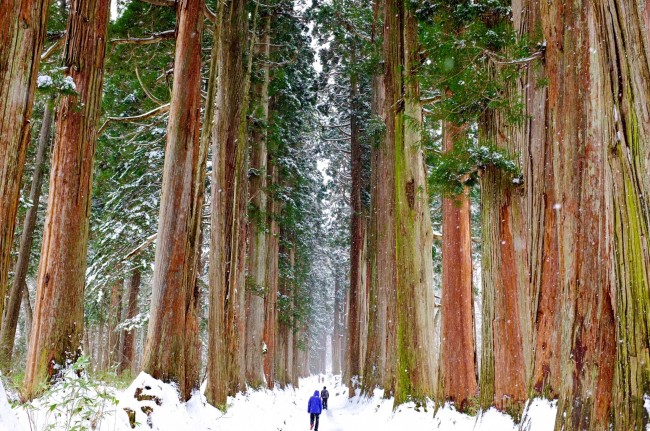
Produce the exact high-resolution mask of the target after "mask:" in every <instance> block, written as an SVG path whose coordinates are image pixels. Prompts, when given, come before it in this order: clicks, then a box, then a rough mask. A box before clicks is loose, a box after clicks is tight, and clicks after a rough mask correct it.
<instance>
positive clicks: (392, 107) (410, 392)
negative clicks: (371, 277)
mask: <svg viewBox="0 0 650 431" xmlns="http://www.w3.org/2000/svg"><path fill="white" fill-rule="evenodd" d="M384 5H385V6H384V11H385V22H384V62H385V68H386V69H385V71H386V99H385V102H384V106H385V108H384V109H385V112H386V117H387V118H386V139H390V140H392V141H393V142H394V144H393V145H394V154H393V157H394V159H395V171H394V172H395V174H394V175H395V220H396V227H395V235H396V253H397V265H396V267H397V284H396V290H397V364H396V380H397V381H396V387H395V404H401V403H403V402H406V401H407V400H411V399H414V400H423V399H424V398H425V397H433V395H434V391H435V380H436V370H435V360H434V357H435V356H434V321H433V308H434V297H433V289H432V288H431V286H432V285H433V262H432V260H431V254H430V253H429V251H428V250H431V247H432V241H433V232H432V230H431V219H430V216H429V196H428V193H427V178H426V171H425V168H424V160H423V154H422V147H421V145H420V143H421V125H422V108H421V105H420V89H419V85H418V81H417V79H416V75H415V69H414V68H415V67H416V65H417V64H418V62H419V54H418V37H417V36H418V35H417V21H416V19H415V16H414V15H413V11H412V10H411V8H410V7H409V6H408V5H407V2H405V1H403V0H396V1H394V0H385V3H384ZM423 251H424V252H423Z"/></svg>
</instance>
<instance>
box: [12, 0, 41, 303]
mask: <svg viewBox="0 0 650 431" xmlns="http://www.w3.org/2000/svg"><path fill="white" fill-rule="evenodd" d="M0 5H1V7H0V10H2V13H0V46H1V47H2V49H0V298H2V300H0V316H2V315H3V310H4V297H5V292H6V286H7V284H8V283H7V281H8V279H7V277H8V274H9V268H10V265H11V262H10V255H11V247H12V245H13V237H14V228H15V226H16V212H17V210H18V198H19V197H20V181H21V178H22V174H23V167H24V164H25V153H26V151H27V147H28V145H29V134H30V126H31V124H30V119H31V116H32V106H33V101H34V90H35V89H36V77H37V75H38V68H39V63H40V58H41V50H42V49H43V40H44V37H45V33H46V30H47V15H48V6H49V3H48V2H46V1H44V0H23V1H19V0H2V2H0Z"/></svg>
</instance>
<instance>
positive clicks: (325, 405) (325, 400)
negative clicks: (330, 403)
mask: <svg viewBox="0 0 650 431" xmlns="http://www.w3.org/2000/svg"><path fill="white" fill-rule="evenodd" d="M323 410H327V398H323Z"/></svg>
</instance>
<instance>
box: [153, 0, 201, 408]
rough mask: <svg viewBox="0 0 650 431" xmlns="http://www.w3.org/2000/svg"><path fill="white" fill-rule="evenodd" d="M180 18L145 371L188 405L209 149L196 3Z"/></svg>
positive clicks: (186, 4) (182, 7) (185, 5)
mask: <svg viewBox="0 0 650 431" xmlns="http://www.w3.org/2000/svg"><path fill="white" fill-rule="evenodd" d="M177 10H178V13H177V15H178V27H177V37H176V54H175V59H174V87H173V91H172V102H171V107H170V112H169V121H168V125H167V146H166V151H165V166H164V171H163V189H162V197H161V200H160V219H159V222H158V236H157V240H156V263H155V266H154V274H153V281H152V292H153V294H152V297H151V312H150V319H149V329H148V335H147V342H146V345H145V353H144V360H143V367H142V368H143V370H144V371H146V372H147V373H149V374H151V375H152V376H153V377H154V378H157V379H162V380H163V381H174V382H176V383H178V385H179V387H180V390H181V396H182V398H184V399H186V400H187V399H189V398H190V396H191V394H192V391H193V390H194V389H197V388H198V387H199V374H198V366H197V365H196V364H193V363H192V361H197V360H198V353H196V352H194V351H193V346H192V344H193V342H192V341H193V340H194V335H193V334H195V332H198V314H197V310H196V308H197V307H198V303H197V298H196V295H195V293H196V292H195V290H196V289H195V288H196V277H197V273H196V272H197V268H198V266H197V258H198V253H199V249H200V247H201V244H200V236H201V235H200V231H201V216H202V208H203V187H204V186H203V185H204V183H205V181H204V175H205V164H206V160H207V147H205V148H204V147H203V146H202V145H201V139H200V125H201V117H200V113H201V36H202V32H203V13H202V6H201V1H199V0H184V1H180V2H179V3H178V5H177ZM206 142H207V141H206ZM190 347H192V348H190Z"/></svg>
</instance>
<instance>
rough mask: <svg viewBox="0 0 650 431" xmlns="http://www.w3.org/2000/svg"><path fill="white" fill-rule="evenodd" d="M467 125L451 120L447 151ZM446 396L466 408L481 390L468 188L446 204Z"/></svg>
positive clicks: (446, 125)
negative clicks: (457, 123)
mask: <svg viewBox="0 0 650 431" xmlns="http://www.w3.org/2000/svg"><path fill="white" fill-rule="evenodd" d="M466 139H467V132H466V127H465V126H457V125H455V124H453V123H451V122H445V123H444V126H443V150H444V151H451V150H453V148H454V145H455V143H457V142H460V141H463V140H466ZM442 235H443V237H442V303H441V306H442V352H441V370H442V388H441V389H442V392H441V394H442V396H443V398H444V399H445V400H451V401H453V402H455V403H456V406H457V407H458V408H459V410H461V411H462V410H464V409H466V408H467V407H468V404H469V403H471V401H472V398H473V397H475V396H476V395H477V393H478V384H477V374H476V371H477V370H476V346H475V341H474V293H473V290H472V239H471V229H470V201H469V196H468V192H467V191H465V192H464V193H462V194H460V195H459V196H457V197H455V198H443V203H442Z"/></svg>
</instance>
